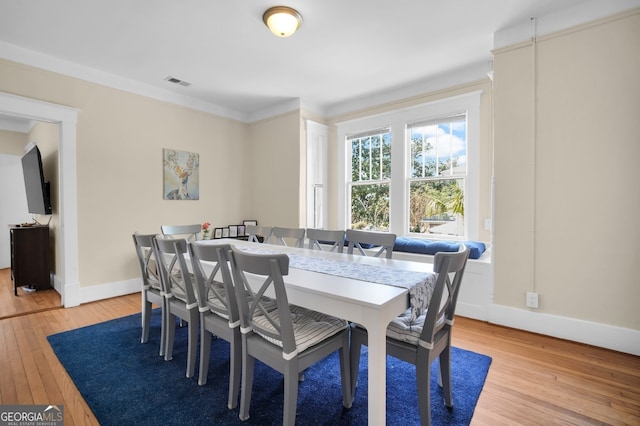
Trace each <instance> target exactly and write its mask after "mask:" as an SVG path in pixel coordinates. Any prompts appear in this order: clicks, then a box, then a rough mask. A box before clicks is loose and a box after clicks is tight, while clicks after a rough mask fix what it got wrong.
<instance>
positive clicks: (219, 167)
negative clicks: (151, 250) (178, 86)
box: [0, 60, 251, 287]
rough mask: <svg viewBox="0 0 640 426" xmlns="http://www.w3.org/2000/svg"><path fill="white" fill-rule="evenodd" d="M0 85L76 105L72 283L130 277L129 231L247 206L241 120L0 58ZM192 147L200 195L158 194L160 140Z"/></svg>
mask: <svg viewBox="0 0 640 426" xmlns="http://www.w3.org/2000/svg"><path fill="white" fill-rule="evenodd" d="M0 91H3V92H8V93H12V94H16V95H19V96H24V97H28V98H34V99H39V100H44V101H48V102H53V103H57V104H61V105H67V106H71V107H74V108H77V109H79V110H80V112H79V115H78V124H77V185H78V190H77V200H78V212H77V213H78V252H79V258H78V269H79V271H78V273H79V282H80V286H81V287H87V286H93V285H96V284H102V283H112V282H118V281H122V280H128V279H132V278H136V277H137V276H138V275H139V271H138V270H137V269H136V268H137V265H136V262H135V257H134V256H133V254H134V252H133V245H132V241H131V234H132V233H133V232H134V231H140V232H159V230H160V225H162V224H169V223H170V224H188V223H202V222H204V221H205V220H206V221H209V222H211V223H212V224H214V225H219V226H226V225H228V224H235V223H238V221H240V220H242V219H243V218H246V216H247V213H248V212H249V211H250V209H249V206H250V201H251V200H250V197H247V196H246V195H245V194H247V193H248V188H249V177H248V175H247V174H246V173H245V170H244V169H243V167H242V164H243V159H245V158H247V155H248V154H249V151H248V150H247V144H246V142H247V134H248V133H247V125H246V124H244V123H240V122H237V121H234V120H229V119H225V118H221V117H218V116H214V115H211V114H206V113H202V112H198V111H195V110H191V109H188V108H184V107H180V106H176V105H173V104H169V103H165V102H160V101H156V100H153V99H150V98H145V97H143V96H138V95H134V94H130V93H126V92H122V91H119V90H115V89H110V88H106V87H103V86H100V85H97V84H92V83H88V82H84V81H80V80H77V79H73V78H70V77H65V76H61V75H58V74H55V73H52V72H48V71H42V70H39V69H35V68H32V67H28V66H25V65H21V64H16V63H13V62H10V61H6V60H0ZM163 148H174V149H180V150H186V151H195V152H198V153H199V154H200V200H198V201H165V200H163V198H162V192H163V189H162V173H163V168H162V149H163Z"/></svg>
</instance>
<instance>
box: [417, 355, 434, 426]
mask: <svg viewBox="0 0 640 426" xmlns="http://www.w3.org/2000/svg"><path fill="white" fill-rule="evenodd" d="M430 372H431V366H430V363H429V355H428V354H427V356H426V359H420V358H418V362H417V363H416V386H417V390H418V407H419V410H420V422H421V423H422V425H423V426H430V425H431V374H430Z"/></svg>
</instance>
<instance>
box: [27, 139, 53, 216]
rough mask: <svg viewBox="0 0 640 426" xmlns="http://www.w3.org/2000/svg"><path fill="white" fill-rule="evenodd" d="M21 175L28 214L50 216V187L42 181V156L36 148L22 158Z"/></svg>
mask: <svg viewBox="0 0 640 426" xmlns="http://www.w3.org/2000/svg"><path fill="white" fill-rule="evenodd" d="M22 174H23V175H24V187H25V190H26V192H27V207H28V208H29V213H32V214H51V211H52V209H51V193H50V185H49V182H45V180H44V173H43V172H42V156H41V155H40V150H39V149H38V147H37V146H34V147H33V148H32V149H31V150H30V151H29V152H27V153H26V154H25V155H24V156H23V157H22Z"/></svg>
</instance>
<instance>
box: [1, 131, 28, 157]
mask: <svg viewBox="0 0 640 426" xmlns="http://www.w3.org/2000/svg"><path fill="white" fill-rule="evenodd" d="M28 143H29V138H28V137H27V135H26V134H25V133H21V132H12V131H9V130H0V154H8V155H18V156H20V157H22V156H23V155H24V154H25V152H24V147H25V146H26V145H27V144H28Z"/></svg>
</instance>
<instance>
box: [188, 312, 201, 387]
mask: <svg viewBox="0 0 640 426" xmlns="http://www.w3.org/2000/svg"><path fill="white" fill-rule="evenodd" d="M198 325H199V321H198V311H197V310H196V309H191V310H190V311H189V323H188V324H187V331H188V332H189V340H188V344H187V378H191V377H193V375H194V374H195V372H196V353H197V351H198Z"/></svg>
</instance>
